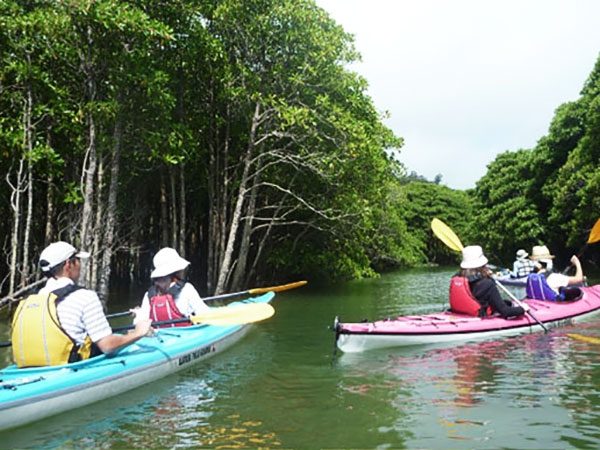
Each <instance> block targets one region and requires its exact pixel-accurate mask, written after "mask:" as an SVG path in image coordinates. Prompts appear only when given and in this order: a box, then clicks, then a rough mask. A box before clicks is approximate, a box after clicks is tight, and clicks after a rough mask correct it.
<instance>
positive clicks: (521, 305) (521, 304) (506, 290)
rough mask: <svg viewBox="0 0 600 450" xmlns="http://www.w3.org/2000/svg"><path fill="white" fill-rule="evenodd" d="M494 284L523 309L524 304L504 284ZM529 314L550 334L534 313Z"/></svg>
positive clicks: (529, 312) (496, 281) (528, 312)
mask: <svg viewBox="0 0 600 450" xmlns="http://www.w3.org/2000/svg"><path fill="white" fill-rule="evenodd" d="M494 282H495V283H496V286H498V287H500V288H501V289H502V290H503V291H504V292H505V293H506V294H507V295H508V296H509V297H510V298H511V299H512V300H513V301H514V302H515V303H516V304H517V305H519V306H520V307H521V308H523V303H521V302H520V301H519V300H518V299H517V297H515V296H514V295H513V294H512V293H511V292H510V291H509V290H508V289H506V288H505V287H504V286H503V285H502V283H500V282H499V281H498V280H494ZM526 312H527V314H529V316H531V318H532V319H533V320H535V321H536V322H537V323H538V325H539V326H541V327H542V328H543V329H544V331H545V332H546V333H547V332H548V328H546V326H545V325H544V324H543V323H542V322H541V321H540V320H539V319H538V318H537V317H535V316H534V315H533V313H532V312H531V311H526Z"/></svg>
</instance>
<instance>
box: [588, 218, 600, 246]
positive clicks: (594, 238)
mask: <svg viewBox="0 0 600 450" xmlns="http://www.w3.org/2000/svg"><path fill="white" fill-rule="evenodd" d="M598 241H600V219H598V220H596V223H595V224H594V226H593V227H592V231H590V237H588V240H587V243H588V244H593V243H594V242H598Z"/></svg>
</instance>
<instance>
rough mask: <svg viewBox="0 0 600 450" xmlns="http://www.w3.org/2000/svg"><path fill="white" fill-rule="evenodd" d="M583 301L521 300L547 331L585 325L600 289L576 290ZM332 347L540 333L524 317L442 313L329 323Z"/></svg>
mask: <svg viewBox="0 0 600 450" xmlns="http://www.w3.org/2000/svg"><path fill="white" fill-rule="evenodd" d="M580 289H581V291H582V296H581V298H580V299H579V300H576V301H571V302H553V301H544V300H532V299H525V300H522V302H524V303H527V304H528V305H529V307H530V308H531V312H532V313H533V314H534V315H535V317H536V318H537V319H538V320H539V321H540V322H542V323H543V324H544V325H545V326H546V327H547V328H552V327H558V326H563V325H567V324H571V323H574V322H578V321H583V320H587V319H589V318H591V317H593V316H595V315H597V314H599V313H600V285H596V286H590V287H581V288H580ZM333 328H334V331H335V340H336V345H337V347H338V348H339V349H340V350H342V351H343V352H348V353H351V352H362V351H366V350H372V349H378V348H387V347H400V346H408V345H424V344H439V343H447V342H450V343H451V342H460V341H471V340H477V339H490V338H495V337H498V336H510V335H516V334H523V333H531V332H534V331H543V328H542V326H541V325H539V324H538V323H537V322H536V321H535V320H534V319H532V318H531V317H530V316H529V314H525V315H523V316H520V317H516V318H509V319H504V318H502V317H500V316H499V315H494V316H490V317H483V318H481V317H472V316H467V315H463V314H456V313H454V312H451V311H443V312H440V313H438V314H424V315H413V316H400V317H396V318H391V319H385V320H378V321H375V322H358V323H344V322H340V321H339V320H338V318H337V317H336V319H335V322H334V326H333Z"/></svg>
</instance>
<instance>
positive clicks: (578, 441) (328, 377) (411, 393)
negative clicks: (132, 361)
mask: <svg viewBox="0 0 600 450" xmlns="http://www.w3.org/2000/svg"><path fill="white" fill-rule="evenodd" d="M451 274H452V271H451V270H449V269H421V270H411V271H404V272H397V273H393V274H388V275H385V276H382V277H381V278H379V279H376V280H362V281H357V282H352V283H347V284H343V285H338V286H329V287H327V288H314V287H310V286H309V287H305V288H302V289H297V290H294V291H289V292H284V293H281V294H279V295H278V296H277V297H276V299H275V302H274V306H275V309H276V314H275V316H274V317H273V318H271V319H269V320H268V321H266V322H263V323H260V324H257V325H255V326H254V328H253V330H252V331H251V333H250V334H249V335H248V336H246V337H245V338H244V339H243V340H242V341H240V342H239V343H238V344H236V345H235V346H234V347H233V348H231V349H230V350H228V351H226V352H224V353H221V354H218V355H216V356H215V357H213V358H212V359H210V360H207V361H205V362H204V363H202V364H200V365H197V366H194V367H192V368H190V369H188V370H186V371H184V372H181V373H180V374H177V375H174V376H172V377H171V378H169V379H165V380H162V381H159V382H155V383H152V384H150V385H148V386H145V387H141V388H139V389H137V390H134V391H131V392H129V393H126V394H123V395H120V396H119V397H117V398H112V399H107V400H105V401H103V402H99V403H96V404H93V405H90V406H89V407H87V408H82V409H79V410H76V411H72V412H69V413H65V414H61V415H58V416H55V417H53V418H50V419H47V420H44V421H41V422H38V423H36V424H33V425H29V426H26V427H22V428H18V429H16V430H13V431H9V432H4V433H0V447H2V448H89V447H91V448H111V449H112V448H115V449H120V448H198V447H211V448H224V449H225V448H258V447H260V448H302V449H303V448H380V449H387V448H413V449H414V448H428V449H448V448H452V449H472V448H478V449H486V448H490V449H495V448H504V449H564V448H590V449H595V448H600V414H599V412H600V396H599V392H600V354H599V352H598V350H599V349H600V346H598V345H595V344H591V343H587V342H582V341H580V340H575V339H573V338H571V337H569V336H567V333H581V334H589V335H593V336H599V335H600V330H599V329H598V328H599V325H600V319H595V320H594V321H591V322H587V323H585V324H577V325H573V326H569V327H564V328H558V329H552V330H551V331H550V333H548V334H543V333H535V334H528V335H523V336H518V337H511V338H503V339H498V340H495V341H483V342H471V343H464V344H461V345H452V346H445V347H428V346H420V347H411V348H397V349H386V350H379V351H371V352H365V353H361V354H340V353H338V354H337V355H336V356H335V357H334V356H333V350H334V345H333V332H332V331H331V330H330V329H329V326H330V325H331V324H332V322H333V319H334V317H335V316H336V315H340V316H341V318H342V320H345V321H358V320H361V319H364V318H368V319H377V318H383V317H388V316H394V315H397V314H409V313H410V314H418V313H427V312H436V311H440V310H441V309H442V308H444V307H445V306H446V302H447V290H448V280H449V277H450V276H451ZM596 281H599V280H596ZM516 292H517V293H518V291H516ZM128 303H130V304H133V303H135V301H128ZM125 306H127V305H123V308H124V307H125ZM115 310H118V309H115ZM118 323H122V322H118ZM2 326H3V327H5V325H2ZM0 337H2V338H3V339H4V338H6V337H7V330H6V328H0ZM7 353H9V352H7V351H6V350H3V354H2V358H3V359H4V361H3V362H6V361H7V360H8V356H7Z"/></svg>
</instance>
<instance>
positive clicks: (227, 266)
mask: <svg viewBox="0 0 600 450" xmlns="http://www.w3.org/2000/svg"><path fill="white" fill-rule="evenodd" d="M259 117H260V105H259V104H258V103H257V104H256V106H255V108H254V115H253V116H252V124H251V126H250V135H249V136H248V146H247V147H246V154H245V156H244V161H243V167H244V169H243V172H242V176H241V179H240V186H239V188H238V194H237V198H236V202H235V208H234V211H233V215H232V216H231V220H230V226H229V234H228V237H227V246H226V248H225V253H224V254H223V262H222V263H221V266H220V268H219V278H218V281H217V287H216V293H217V294H219V293H221V292H223V290H224V289H225V287H226V284H227V280H228V278H229V275H230V270H231V262H232V260H233V251H234V248H235V242H236V236H237V231H238V227H239V222H240V218H241V213H242V206H243V204H244V200H245V197H246V185H247V184H248V173H249V172H250V165H251V161H252V153H253V151H254V142H255V138H256V130H257V127H258V122H259Z"/></svg>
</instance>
